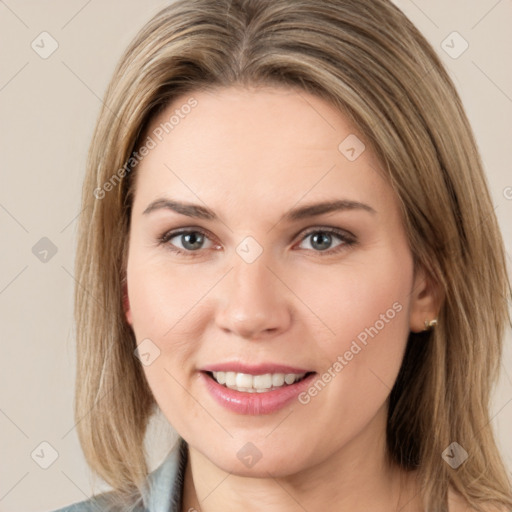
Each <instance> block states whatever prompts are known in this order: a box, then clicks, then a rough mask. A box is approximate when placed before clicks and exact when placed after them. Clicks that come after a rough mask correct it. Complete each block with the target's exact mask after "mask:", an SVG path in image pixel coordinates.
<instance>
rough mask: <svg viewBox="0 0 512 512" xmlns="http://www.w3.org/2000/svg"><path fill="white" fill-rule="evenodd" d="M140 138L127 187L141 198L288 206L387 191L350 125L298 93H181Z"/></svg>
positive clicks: (269, 90) (324, 105) (317, 100)
mask: <svg viewBox="0 0 512 512" xmlns="http://www.w3.org/2000/svg"><path fill="white" fill-rule="evenodd" d="M190 105H194V106H193V107H190ZM147 136H148V137H150V138H151V139H152V140H153V142H154V143H155V144H154V147H153V149H151V150H150V151H149V153H148V154H147V156H145V157H144V158H143V160H142V161H141V163H140V165H139V168H138V170H137V174H138V176H137V187H136V189H137V191H140V193H141V194H142V195H144V196H147V199H149V198H150V197H149V196H151V195H154V194H156V193H157V192H161V193H162V194H163V193H164V192H165V191H167V190H168V191H169V192H172V193H173V195H176V194H179V195H180V196H181V197H183V196H186V198H187V199H189V200H197V197H200V198H204V199H205V200H206V199H208V200H210V199H212V197H213V196H217V198H218V195H219V193H221V194H222V197H221V199H223V200H224V202H230V201H231V202H232V203H235V202H237V203H238V204H239V205H240V206H241V205H247V204H250V203H251V202H253V201H255V202H258V203H259V204H260V205H262V204H266V205H267V206H268V207H269V208H273V209H275V208H276V207H277V206H279V205H278V204H277V205H276V204H274V203H273V201H274V202H275V201H276V200H279V201H282V202H283V204H284V203H286V204H291V205H293V204H294V203H296V202H297V201H299V200H300V198H301V197H305V196H306V195H307V196H309V197H308V199H313V198H319V197H322V198H329V199H330V198H332V197H335V196H338V197H340V196H341V195H347V196H351V197H350V199H353V200H360V201H362V200H367V201H368V200H370V199H371V198H372V196H376V195H377V196H378V195H380V196H381V198H384V197H383V195H385V194H386V193H387V194H389V193H390V188H389V186H388V185H387V183H386V181H385V180H384V179H383V177H382V173H381V171H380V170H379V162H378V161H377V159H376V158H375V156H374V155H373V154H372V152H371V151H370V150H369V148H368V147H365V143H364V137H363V136H362V135H361V134H360V133H359V132H358V130H357V129H356V127H355V126H354V125H353V124H351V123H350V122H349V120H348V119H347V118H346V117H345V116H344V115H342V114H341V113H340V112H339V111H338V110H337V109H336V108H335V107H333V106H332V105H331V104H330V103H328V102H326V101H325V100H323V99H321V98H319V97H317V96H313V95H311V94H308V93H306V92H304V91H300V92H299V91H297V90H293V89H286V88H257V89H254V88H253V89H243V88H220V89H216V90H211V91H198V92H195V93H190V94H188V95H184V96H181V97H179V98H177V99H175V100H174V101H173V103H172V104H170V105H169V106H168V107H167V108H166V109H165V110H164V111H163V112H161V113H160V114H159V116H158V117H157V118H155V119H154V120H153V122H152V123H151V124H150V126H149V128H148V130H147ZM354 155H355V156H356V158H354ZM136 195H137V194H136ZM153 199H154V198H153Z"/></svg>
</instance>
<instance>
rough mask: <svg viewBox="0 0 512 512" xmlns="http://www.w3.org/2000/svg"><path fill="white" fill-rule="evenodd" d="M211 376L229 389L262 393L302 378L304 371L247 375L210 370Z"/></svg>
mask: <svg viewBox="0 0 512 512" xmlns="http://www.w3.org/2000/svg"><path fill="white" fill-rule="evenodd" d="M212 373H213V378H214V379H215V380H216V381H217V382H218V383H219V384H222V385H224V386H225V387H227V388H229V389H234V390H236V391H244V392H246V393H264V392H265V391H269V390H270V391H272V390H274V389H278V388H280V387H283V386H284V385H285V383H286V385H290V384H293V383H294V382H297V381H298V380H300V379H302V378H303V377H304V375H306V374H305V373H265V374H264V375H249V374H248V373H236V372H212Z"/></svg>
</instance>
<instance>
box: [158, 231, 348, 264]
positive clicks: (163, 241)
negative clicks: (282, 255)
mask: <svg viewBox="0 0 512 512" xmlns="http://www.w3.org/2000/svg"><path fill="white" fill-rule="evenodd" d="M190 233H200V234H201V235H203V236H205V237H206V238H209V237H208V233H206V232H205V231H203V230H202V229H199V228H195V229H178V230H176V231H167V232H165V233H164V234H163V235H161V236H160V237H158V245H159V246H160V245H167V248H168V249H169V250H170V251H172V252H173V253H175V254H178V255H183V256H186V257H192V258H194V257H197V256H200V252H201V251H200V250H197V251H187V250H183V249H180V248H178V247H176V246H173V245H172V244H169V240H171V239H173V238H175V237H177V236H180V235H187V234H190ZM315 233H329V234H330V235H336V236H337V237H338V238H339V239H341V241H342V242H343V243H341V244H340V245H338V246H336V247H335V248H334V249H327V250H325V251H315V250H313V249H307V250H309V251H313V252H315V253H317V254H319V255H320V256H330V255H334V254H338V253H340V252H342V251H344V250H347V249H348V248H350V247H352V246H354V245H355V244H356V243H357V242H356V239H355V237H354V236H353V235H349V234H348V233H347V232H345V231H342V230H340V229H336V228H329V227H324V228H318V227H316V228H313V229H310V230H308V231H307V232H306V233H305V234H304V235H303V237H302V238H301V240H300V242H303V241H304V240H305V239H306V238H307V237H308V236H310V235H312V234H315Z"/></svg>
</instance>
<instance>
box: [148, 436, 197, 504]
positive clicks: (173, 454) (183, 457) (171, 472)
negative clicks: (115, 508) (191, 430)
mask: <svg viewBox="0 0 512 512" xmlns="http://www.w3.org/2000/svg"><path fill="white" fill-rule="evenodd" d="M187 459H188V445H187V443H186V441H185V440H184V439H183V438H182V437H180V438H179V439H178V442H177V443H176V444H175V445H174V446H173V448H172V449H171V451H170V452H169V454H168V455H167V457H166V458H165V460H164V461H163V462H162V463H161V464H160V466H158V468H156V469H155V470H154V471H153V472H151V473H150V474H149V476H148V487H149V488H148V490H147V491H146V492H145V493H144V494H143V503H144V508H145V511H146V512H181V508H182V499H183V483H184V478H185V468H186V467H187Z"/></svg>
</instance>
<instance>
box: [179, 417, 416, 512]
mask: <svg viewBox="0 0 512 512" xmlns="http://www.w3.org/2000/svg"><path fill="white" fill-rule="evenodd" d="M385 412H386V410H385V409H384V410H383V411H382V414H381V413H379V414H378V415H377V416H376V417H375V418H374V420H373V421H372V424H370V425H368V427H367V428H366V429H365V431H363V432H361V433H360V434H359V435H358V436H357V437H356V438H354V439H352V440H351V441H350V442H349V443H347V444H346V445H344V446H343V447H342V448H340V449H338V450H336V451H334V452H333V453H331V454H330V456H329V457H328V458H327V459H325V460H323V461H322V463H320V464H317V465H315V466H312V467H307V468H304V469H303V470H301V471H300V472H298V473H294V474H290V475H286V476H280V477H272V476H271V475H270V474H269V477H268V478H266V477H260V478H254V477H247V476H240V475H236V474H234V473H229V472H226V471H224V470H222V469H221V468H219V467H217V466H216V465H215V464H213V463H212V462H211V461H210V460H209V459H207V458H206V457H205V456H204V455H203V454H202V453H200V452H199V451H198V450H196V449H195V448H193V447H192V446H190V445H189V457H188V463H187V468H186V471H185V482H184V489H183V508H182V510H183V511H184V512H189V511H191V512H194V510H196V511H201V512H220V511H222V512H231V511H235V510H236V511H238V510H245V511H247V512H251V511H257V510H258V511H259V510H265V511H268V512H277V511H279V512H299V511H300V512H303V511H304V510H307V511H310V510H337V511H350V512H360V511H361V512H363V511H367V510H372V511H374V512H378V511H382V512H384V511H385V512H390V511H395V510H400V512H419V511H421V510H422V509H421V506H420V502H419V495H418V488H417V486H416V482H415V475H414V474H412V473H410V474H408V473H406V472H405V471H403V470H401V469H400V468H398V467H397V466H396V465H394V464H393V463H392V462H390V460H389V458H388V456H387V451H386V438H385V421H386V415H385ZM374 422H375V424H374ZM376 432H377V433H378V435H376Z"/></svg>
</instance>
